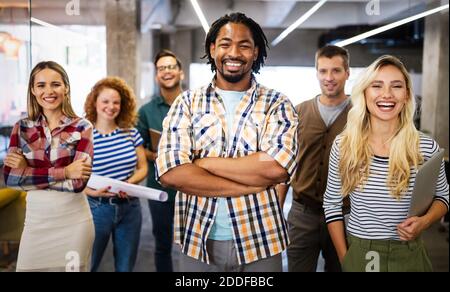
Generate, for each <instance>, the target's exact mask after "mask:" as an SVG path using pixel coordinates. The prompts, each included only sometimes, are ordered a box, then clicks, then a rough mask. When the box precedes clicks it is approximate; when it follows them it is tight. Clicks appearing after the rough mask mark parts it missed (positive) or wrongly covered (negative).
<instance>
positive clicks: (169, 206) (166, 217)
mask: <svg viewBox="0 0 450 292" xmlns="http://www.w3.org/2000/svg"><path fill="white" fill-rule="evenodd" d="M148 206H149V208H150V214H151V216H152V222H153V236H154V237H155V266H156V271H157V272H173V265H172V244H173V216H174V211H175V202H173V201H172V202H171V201H168V202H159V201H152V200H149V201H148Z"/></svg>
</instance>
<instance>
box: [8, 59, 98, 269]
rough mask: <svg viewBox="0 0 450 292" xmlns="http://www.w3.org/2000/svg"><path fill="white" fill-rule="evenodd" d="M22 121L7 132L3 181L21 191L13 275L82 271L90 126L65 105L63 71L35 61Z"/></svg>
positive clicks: (86, 257)
mask: <svg viewBox="0 0 450 292" xmlns="http://www.w3.org/2000/svg"><path fill="white" fill-rule="evenodd" d="M27 106H28V117H27V118H25V119H22V120H20V121H18V122H17V123H16V124H15V126H14V128H13V131H12V133H11V141H10V145H9V149H8V155H7V156H6V158H5V161H4V163H5V166H4V177H5V183H6V185H8V186H9V187H12V188H16V189H20V190H24V191H27V192H28V194H27V210H26V218H25V227H24V230H23V233H22V238H21V242H20V248H19V256H18V260H17V271H88V270H89V263H90V257H91V251H92V243H93V240H94V226H93V223H92V215H91V212H90V209H89V204H88V202H87V199H86V196H85V195H83V193H80V192H81V191H82V190H83V189H84V188H85V186H86V183H87V180H88V179H89V176H90V174H91V160H92V154H93V146H92V140H93V139H92V125H91V124H90V123H89V121H87V120H85V119H82V118H80V117H77V115H76V114H75V112H74V111H73V109H72V106H71V104H70V84H69V79H68V76H67V73H66V72H65V70H64V69H63V68H62V67H61V66H60V65H58V64H57V63H55V62H52V61H48V62H41V63H39V64H37V65H36V66H35V67H34V69H33V70H32V71H31V75H30V81H29V85H28V103H27Z"/></svg>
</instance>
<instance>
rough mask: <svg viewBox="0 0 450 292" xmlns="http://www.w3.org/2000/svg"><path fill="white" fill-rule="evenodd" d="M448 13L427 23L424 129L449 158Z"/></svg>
mask: <svg viewBox="0 0 450 292" xmlns="http://www.w3.org/2000/svg"><path fill="white" fill-rule="evenodd" d="M448 54H449V50H448V10H446V11H445V12H443V13H439V14H435V15H431V16H428V17H427V18H426V20H425V39H424V47H423V76H422V115H421V129H422V131H424V132H426V133H428V134H429V135H431V137H433V138H434V139H435V140H436V141H437V142H438V143H439V145H440V146H441V147H443V148H445V150H446V156H447V157H448V155H449V138H448V122H449V116H448V110H449V103H448V101H449V92H448V90H449V87H448Z"/></svg>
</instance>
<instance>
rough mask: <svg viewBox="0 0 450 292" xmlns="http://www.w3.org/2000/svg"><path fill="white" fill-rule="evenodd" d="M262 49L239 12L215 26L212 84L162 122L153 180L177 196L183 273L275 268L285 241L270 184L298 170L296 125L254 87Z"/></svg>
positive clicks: (272, 96)
mask: <svg viewBox="0 0 450 292" xmlns="http://www.w3.org/2000/svg"><path fill="white" fill-rule="evenodd" d="M266 48H267V39H266V37H265V35H264V33H263V31H262V29H261V27H260V26H259V25H258V24H257V23H256V22H255V21H253V20H252V19H251V18H248V17H247V16H245V15H244V14H242V13H232V14H230V15H225V16H223V17H221V18H220V19H218V20H216V21H215V22H214V23H213V25H212V26H211V29H210V30H209V32H208V35H207V36H206V41H205V53H206V55H205V57H206V58H207V59H208V63H209V64H211V69H212V71H213V72H215V76H214V79H213V80H212V82H211V83H210V84H209V85H207V86H205V87H202V88H199V89H195V90H189V91H186V92H184V93H183V94H181V95H180V96H179V97H178V98H177V99H176V100H175V102H174V103H173V105H172V107H171V109H170V111H169V113H168V115H167V117H166V118H165V120H164V122H163V133H162V137H161V140H160V143H159V149H158V156H157V159H156V165H157V176H158V178H159V180H160V182H161V183H162V184H163V185H165V186H169V187H172V188H174V189H177V190H178V193H177V196H176V202H175V218H174V224H175V226H174V233H175V234H174V236H175V242H176V243H178V244H180V245H181V250H182V256H181V258H180V270H181V271H197V272H206V271H216V272H219V271H245V272H256V271H267V272H277V271H278V272H281V270H282V265H281V252H282V251H283V250H285V249H286V247H287V245H288V243H289V240H288V233H287V225H286V221H285V219H284V217H283V213H282V203H283V201H284V194H282V193H281V192H278V191H277V185H278V184H285V183H288V182H289V181H290V178H291V176H292V175H293V173H294V171H295V169H296V165H297V163H296V154H297V141H296V139H297V135H296V131H297V123H298V122H297V121H298V119H297V115H296V113H295V109H294V107H293V106H292V104H291V103H290V102H289V100H288V98H287V97H286V96H284V95H283V94H281V93H279V92H277V91H275V90H272V89H269V88H266V87H264V86H262V85H260V84H258V83H257V82H256V79H255V77H254V75H253V73H258V72H259V69H260V68H261V66H263V65H264V60H265V58H266V57H267V52H266ZM280 189H282V188H280Z"/></svg>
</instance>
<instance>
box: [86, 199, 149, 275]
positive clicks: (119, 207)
mask: <svg viewBox="0 0 450 292" xmlns="http://www.w3.org/2000/svg"><path fill="white" fill-rule="evenodd" d="M88 199H89V205H90V207H91V212H92V217H93V219H94V225H95V241H94V247H93V250H92V264H91V271H92V272H95V271H97V269H98V267H99V265H100V262H101V260H102V257H103V253H104V252H105V249H106V246H107V245H108V241H109V238H110V237H111V235H112V240H113V246H114V267H115V271H116V272H132V271H133V267H134V264H135V262H136V256H137V252H138V247H139V238H140V235H141V225H142V215H141V205H140V202H139V199H137V198H132V199H130V200H129V201H128V200H126V199H125V200H123V199H118V198H111V199H110V198H92V197H88Z"/></svg>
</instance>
